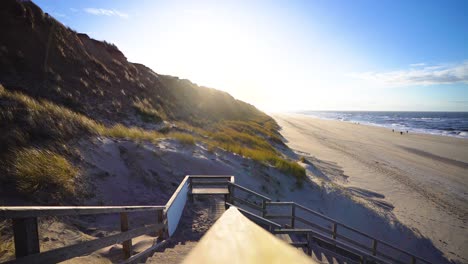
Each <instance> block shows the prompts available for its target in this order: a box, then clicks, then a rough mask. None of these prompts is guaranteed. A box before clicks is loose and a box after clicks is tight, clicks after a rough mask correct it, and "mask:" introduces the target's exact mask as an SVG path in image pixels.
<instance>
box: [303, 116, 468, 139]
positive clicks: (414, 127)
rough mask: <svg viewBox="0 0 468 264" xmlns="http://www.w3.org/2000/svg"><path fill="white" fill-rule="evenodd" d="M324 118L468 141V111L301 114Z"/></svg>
mask: <svg viewBox="0 0 468 264" xmlns="http://www.w3.org/2000/svg"><path fill="white" fill-rule="evenodd" d="M300 113H302V114H306V115H310V116H314V117H317V118H321V119H329V120H339V121H344V122H354V123H362V124H366V125H373V126H379V127H386V128H389V129H396V130H400V131H405V132H406V131H408V132H413V133H422V134H431V135H443V136H452V137H460V138H468V112H365V111H360V112H344V111H338V112H332V111H302V112H300Z"/></svg>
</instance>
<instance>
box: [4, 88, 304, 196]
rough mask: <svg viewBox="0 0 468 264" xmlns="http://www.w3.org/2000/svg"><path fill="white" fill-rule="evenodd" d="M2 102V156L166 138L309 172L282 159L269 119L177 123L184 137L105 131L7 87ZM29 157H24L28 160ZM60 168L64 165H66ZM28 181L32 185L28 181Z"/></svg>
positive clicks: (41, 156) (41, 158) (42, 155)
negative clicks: (101, 140)
mask: <svg viewBox="0 0 468 264" xmlns="http://www.w3.org/2000/svg"><path fill="white" fill-rule="evenodd" d="M0 100H1V101H2V102H3V103H2V104H1V105H0V110H1V116H0V120H1V121H2V122H1V123H0V126H2V128H5V129H3V131H6V132H5V133H3V134H2V135H1V136H0V137H1V138H0V145H1V146H2V151H0V155H1V154H2V152H6V151H11V150H13V151H18V149H19V151H18V153H20V154H21V153H23V152H24V151H25V150H24V149H22V148H24V147H28V146H29V145H31V144H36V143H41V144H42V145H48V144H51V145H53V144H54V143H60V142H65V141H67V140H69V139H72V138H79V137H82V136H85V135H100V136H108V137H114V138H125V139H130V140H137V141H142V140H147V141H152V142H155V141H157V140H159V139H161V138H174V139H176V140H178V141H180V142H181V143H182V144H185V145H194V144H195V142H196V141H202V142H204V143H205V144H206V145H207V146H208V148H209V149H210V150H211V151H213V150H214V149H215V148H221V149H224V150H226V151H229V152H233V153H237V154H239V155H242V156H245V157H248V158H251V159H253V160H255V161H258V162H260V163H265V164H269V165H271V166H274V167H276V168H277V169H279V170H280V171H282V172H284V173H287V174H290V175H293V176H294V177H296V179H297V180H298V181H302V180H303V179H304V178H305V170H304V169H303V168H302V167H301V166H300V165H298V164H297V163H296V162H294V161H289V160H287V159H285V158H283V157H281V155H280V154H279V153H278V152H277V151H276V150H275V149H274V147H273V146H272V144H271V143H270V142H269V140H272V139H273V140H272V141H273V142H276V140H280V139H279V136H278V135H277V134H276V130H275V129H276V127H275V126H276V123H274V122H271V121H270V120H266V121H265V120H262V119H258V120H248V121H239V120H237V121H223V122H214V123H212V124H211V125H208V126H207V127H206V128H200V127H196V126H193V125H190V124H188V123H184V122H177V123H176V126H177V128H178V130H180V131H185V132H169V133H167V134H163V133H160V132H157V131H155V130H145V129H142V128H139V127H127V126H124V125H122V124H116V125H113V126H105V125H103V124H101V123H99V122H96V121H95V120H93V119H91V118H89V117H87V116H84V115H82V114H79V113H76V112H74V111H72V110H70V109H68V108H66V107H64V106H59V105H56V104H54V103H52V102H49V101H46V100H40V101H38V100H35V99H33V98H32V97H30V96H27V95H25V94H22V93H20V92H10V91H8V90H6V89H5V88H3V87H2V86H0ZM7 128H8V129H7ZM25 153H27V154H29V156H30V157H35V159H34V161H35V162H46V161H47V162H51V161H52V160H51V159H54V158H58V157H57V156H54V155H52V153H49V152H47V151H42V152H41V151H39V152H37V151H36V152H31V151H29V152H25ZM33 153H35V154H34V155H33ZM25 155H26V154H24V155H23V156H19V157H26V156H25ZM47 158H48V159H47ZM65 161H66V160H65ZM27 164H29V165H30V167H29V169H32V168H33V167H31V166H32V165H33V164H30V163H27ZM59 164H62V165H63V164H65V163H64V162H63V161H62V163H59ZM18 166H19V163H17V162H16V161H15V168H16V170H17V172H18V173H19V172H21V171H20V170H19V169H20V167H18ZM26 169H27V167H26V168H24V170H23V171H22V172H24V171H27V170H26ZM33 172H34V171H33ZM18 175H19V174H18ZM36 175H37V173H36ZM23 178H24V177H23ZM24 179H25V180H28V178H24ZM21 186H22V187H20V189H22V190H23V189H24V190H31V188H33V186H29V187H28V186H27V185H25V184H22V185H21Z"/></svg>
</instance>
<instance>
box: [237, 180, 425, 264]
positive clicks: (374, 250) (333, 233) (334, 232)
mask: <svg viewBox="0 0 468 264" xmlns="http://www.w3.org/2000/svg"><path fill="white" fill-rule="evenodd" d="M230 185H232V186H234V187H235V188H237V189H241V190H243V191H245V192H247V193H250V194H253V195H256V196H258V197H261V198H262V210H260V209H259V208H258V210H259V211H262V217H261V218H270V219H282V218H286V219H289V218H290V219H291V227H293V226H294V222H295V220H298V221H300V222H302V223H304V224H306V225H309V226H311V227H313V228H317V229H319V230H321V231H324V232H325V233H327V234H329V235H330V239H331V241H335V242H337V241H338V240H337V238H340V239H343V240H346V241H348V242H349V243H351V244H354V245H355V246H358V247H360V248H361V249H362V250H365V251H369V253H366V254H367V255H369V256H374V257H375V256H376V255H380V256H383V257H386V258H388V259H390V260H391V261H393V262H395V259H394V258H391V257H388V256H387V255H386V254H384V253H383V252H381V251H379V250H378V248H379V247H378V245H385V246H387V247H389V248H391V249H393V250H395V251H397V252H400V253H403V254H405V255H407V256H409V257H410V258H411V259H412V263H413V262H415V260H418V261H420V262H424V263H430V262H429V261H427V260H425V259H423V258H421V257H418V256H415V255H414V254H411V253H409V252H407V251H405V250H403V249H400V248H398V247H396V246H393V245H390V244H389V243H387V242H384V241H381V240H379V239H376V238H374V237H372V236H370V235H368V234H366V233H364V232H362V231H359V230H357V229H355V228H352V227H350V226H348V225H345V224H342V223H340V222H338V221H336V220H334V219H332V218H330V217H328V216H325V215H323V214H321V213H319V212H316V211H313V210H311V209H309V208H307V207H305V206H303V205H300V204H297V203H295V202H272V201H271V199H269V198H268V197H266V196H263V195H261V194H258V193H256V192H254V191H252V190H249V189H247V188H245V187H242V186H239V185H237V184H230ZM232 199H233V200H235V201H238V202H240V203H241V204H246V205H248V206H250V203H249V201H247V200H246V199H242V198H238V197H232ZM266 206H291V215H271V214H270V215H268V214H266V212H267V208H266ZM255 209H257V208H255ZM296 209H300V210H303V211H305V212H307V213H311V214H313V215H315V216H318V217H319V218H321V219H323V220H325V221H327V222H328V223H330V224H331V225H332V229H327V228H325V227H323V226H320V225H318V224H315V223H312V222H310V221H308V220H306V219H304V218H303V217H300V216H297V214H298V213H297V211H296ZM257 217H259V216H257ZM340 228H345V229H347V230H350V231H351V232H353V233H355V234H358V235H361V236H363V237H365V238H367V239H369V241H370V242H372V246H369V247H368V246H365V245H363V244H362V243H359V242H357V241H356V240H355V239H352V238H350V237H348V236H345V235H343V234H342V232H339V230H340Z"/></svg>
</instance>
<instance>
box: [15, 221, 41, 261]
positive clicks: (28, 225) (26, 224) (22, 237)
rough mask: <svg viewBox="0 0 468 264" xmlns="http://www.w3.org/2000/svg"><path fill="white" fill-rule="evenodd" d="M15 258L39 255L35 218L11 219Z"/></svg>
mask: <svg viewBox="0 0 468 264" xmlns="http://www.w3.org/2000/svg"><path fill="white" fill-rule="evenodd" d="M13 234H14V238H15V255H16V258H20V257H24V256H27V255H31V254H35V253H39V252H40V249H39V232H38V229H37V218H35V217H30V218H17V219H13Z"/></svg>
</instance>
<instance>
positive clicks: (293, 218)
mask: <svg viewBox="0 0 468 264" xmlns="http://www.w3.org/2000/svg"><path fill="white" fill-rule="evenodd" d="M295 222H296V206H295V204H291V228H294V223H295Z"/></svg>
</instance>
